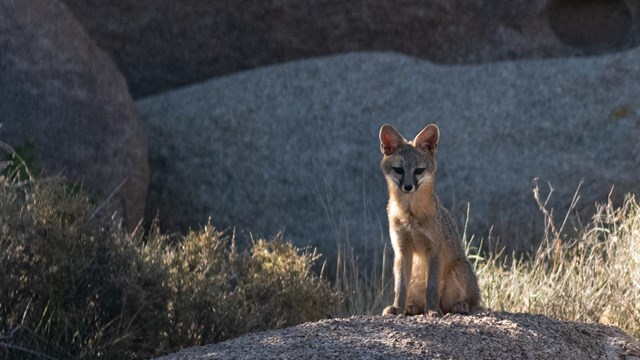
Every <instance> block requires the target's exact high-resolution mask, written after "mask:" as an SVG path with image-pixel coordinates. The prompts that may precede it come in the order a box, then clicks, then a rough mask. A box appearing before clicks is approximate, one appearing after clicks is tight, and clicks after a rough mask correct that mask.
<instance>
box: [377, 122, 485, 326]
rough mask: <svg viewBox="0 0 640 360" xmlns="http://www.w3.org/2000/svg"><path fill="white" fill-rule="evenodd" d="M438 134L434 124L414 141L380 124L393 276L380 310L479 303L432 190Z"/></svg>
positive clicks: (439, 310) (460, 308) (470, 307)
mask: <svg viewBox="0 0 640 360" xmlns="http://www.w3.org/2000/svg"><path fill="white" fill-rule="evenodd" d="M438 139H439V129H438V127H437V126H435V125H433V124H432V125H429V126H427V127H425V129H423V130H422V131H421V132H420V133H419V134H418V135H417V136H416V138H415V139H414V140H413V141H407V140H405V139H404V137H402V135H400V133H398V132H397V130H395V129H394V128H393V127H391V126H390V125H384V126H383V127H382V128H381V129H380V142H381V150H382V152H383V154H384V157H383V159H382V162H381V167H382V171H383V173H384V175H385V178H386V180H387V185H388V190H389V205H388V207H387V212H388V215H389V232H390V235H391V242H392V245H393V251H394V268H393V272H394V280H395V287H394V290H395V294H394V302H393V305H390V306H388V307H387V308H385V309H384V311H383V314H394V315H398V314H408V315H417V314H426V315H432V316H438V315H441V314H443V313H469V312H473V311H474V310H476V309H478V307H479V304H480V291H479V288H478V282H477V279H476V276H475V274H474V273H473V270H472V268H471V265H470V264H469V262H468V261H467V259H466V256H465V254H464V250H463V249H462V245H461V243H460V236H459V235H458V230H457V227H456V225H455V223H454V221H453V219H452V218H451V215H450V214H449V212H447V210H446V209H445V208H444V207H443V206H442V205H441V204H440V201H439V200H438V198H437V196H436V195H435V194H434V192H433V188H434V179H435V172H436V162H435V154H436V152H437V148H438Z"/></svg>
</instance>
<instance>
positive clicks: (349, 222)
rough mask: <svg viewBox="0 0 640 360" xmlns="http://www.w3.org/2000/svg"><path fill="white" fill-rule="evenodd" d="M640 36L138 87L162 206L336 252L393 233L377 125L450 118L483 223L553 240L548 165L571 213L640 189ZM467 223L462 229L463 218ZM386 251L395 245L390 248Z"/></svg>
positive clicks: (190, 221) (448, 149) (459, 198)
mask: <svg viewBox="0 0 640 360" xmlns="http://www.w3.org/2000/svg"><path fill="white" fill-rule="evenodd" d="M639 58H640V49H635V50H632V51H628V52H624V53H619V54H613V55H607V56H601V57H592V58H575V59H558V60H532V61H518V62H504V63H496V64H484V65H465V66H443V65H434V64H431V63H428V62H426V61H421V60H417V59H414V58H410V57H406V56H402V55H396V54H389V53H351V54H346V55H339V56H332V57H325V58H318V59H312V60H305V61H299V62H292V63H287V64H282V65H277V66H270V67H265V68H260V69H256V70H252V71H248V72H244V73H241V74H236V75H232V76H228V77H223V78H219V79H213V80H210V81H208V82H205V83H202V84H198V85H194V86H191V87H188V88H185V89H181V90H177V91H172V92H168V93H166V94H163V95H159V96H155V97H150V98H147V99H144V100H142V101H139V102H138V104H139V108H140V111H141V114H142V117H143V119H144V120H145V121H146V123H147V127H148V129H149V141H150V161H151V166H152V169H153V171H152V181H151V189H150V196H149V213H150V214H151V215H155V214H156V210H159V215H160V221H161V224H162V225H164V226H165V227H169V228H172V229H182V230H186V229H187V228H188V227H195V226H197V225H198V224H202V223H205V222H206V221H207V218H208V217H209V216H211V217H212V222H213V224H214V225H216V226H218V227H220V228H227V227H236V228H237V230H238V233H239V234H240V233H242V232H243V231H244V232H245V233H249V232H251V233H252V234H253V235H258V236H259V235H262V236H267V237H268V236H271V235H273V234H275V233H276V232H278V231H279V230H282V229H284V230H285V237H286V238H290V239H292V240H293V241H294V242H295V243H296V244H298V245H307V244H311V245H314V246H318V247H319V248H320V250H321V252H323V253H324V254H331V253H333V252H335V250H336V248H337V245H336V244H341V245H342V246H354V247H355V248H356V251H357V255H358V256H359V257H361V258H365V259H368V258H371V257H375V256H376V254H372V253H367V252H362V251H365V250H367V249H368V250H371V249H374V248H380V247H382V246H383V244H384V243H385V242H387V241H388V240H386V239H387V237H388V236H387V230H386V224H387V219H386V211H385V207H386V202H387V193H386V191H387V190H386V185H385V181H384V179H383V177H382V174H381V172H380V170H379V161H380V159H381V156H382V155H381V153H380V150H379V142H378V130H379V128H380V126H381V125H382V124H383V123H385V122H389V123H391V124H393V125H394V126H395V127H396V128H397V129H398V130H400V131H401V132H402V133H403V134H404V135H405V136H406V137H409V138H413V136H415V134H417V132H418V131H419V130H420V129H422V128H423V127H424V126H425V125H426V124H428V123H430V122H435V123H437V124H438V125H439V126H440V130H441V137H440V140H441V143H440V148H439V152H438V156H437V160H438V172H437V174H436V192H437V193H438V194H439V196H440V198H441V200H443V202H444V204H445V205H446V206H447V207H448V208H449V209H451V210H452V212H453V215H454V217H455V218H456V220H457V221H458V222H459V224H463V223H464V218H465V213H466V208H467V203H470V204H471V219H470V220H471V221H470V231H471V232H472V233H476V234H478V235H482V236H486V235H487V233H488V231H489V229H490V228H491V227H492V226H493V232H492V234H493V235H494V236H499V237H500V238H501V239H502V244H504V245H509V244H514V243H516V245H517V244H527V243H528V241H539V240H540V239H541V236H542V235H541V233H542V230H543V225H542V220H543V217H542V215H541V214H540V211H539V210H538V208H537V205H536V204H535V201H534V199H533V195H532V188H533V184H532V181H533V180H534V178H539V179H540V186H541V190H542V194H543V196H546V192H547V190H548V188H547V185H546V184H547V182H550V183H551V185H552V186H553V187H554V189H555V190H554V194H553V197H552V201H551V202H550V203H549V206H550V207H553V208H555V213H556V214H557V217H559V218H561V217H562V216H564V212H563V209H566V208H567V207H568V205H569V203H570V202H571V198H572V196H573V194H574V192H575V190H576V188H577V186H578V185H579V183H580V181H581V180H582V181H584V183H583V184H582V187H581V192H580V194H581V198H580V201H579V203H578V207H579V208H580V209H585V211H589V209H590V207H591V206H592V205H593V202H594V201H596V200H597V201H606V200H607V196H608V194H609V192H610V190H611V186H612V185H615V191H614V192H613V195H614V200H616V199H619V198H620V197H621V196H622V195H623V194H624V193H625V192H635V193H636V194H637V193H638V192H640V182H638V179H640V143H639V142H638V139H639V138H640V102H639V99H640V62H638V61H637V59H639ZM461 230H462V229H461ZM377 255H381V254H377Z"/></svg>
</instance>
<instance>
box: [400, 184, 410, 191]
mask: <svg viewBox="0 0 640 360" xmlns="http://www.w3.org/2000/svg"><path fill="white" fill-rule="evenodd" d="M402 190H404V191H405V192H411V191H413V185H411V184H405V185H403V186H402Z"/></svg>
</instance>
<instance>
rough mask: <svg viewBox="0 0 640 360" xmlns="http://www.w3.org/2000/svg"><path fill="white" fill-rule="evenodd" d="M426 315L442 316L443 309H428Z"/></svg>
mask: <svg viewBox="0 0 640 360" xmlns="http://www.w3.org/2000/svg"><path fill="white" fill-rule="evenodd" d="M424 316H428V317H440V316H442V310H440V308H437V309H435V310H433V309H432V310H427V311H425V312H424Z"/></svg>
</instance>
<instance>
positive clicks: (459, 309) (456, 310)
mask: <svg viewBox="0 0 640 360" xmlns="http://www.w3.org/2000/svg"><path fill="white" fill-rule="evenodd" d="M451 313H452V314H468V313H469V304H468V303H467V302H466V301H458V302H457V303H455V304H453V306H452V307H451Z"/></svg>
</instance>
